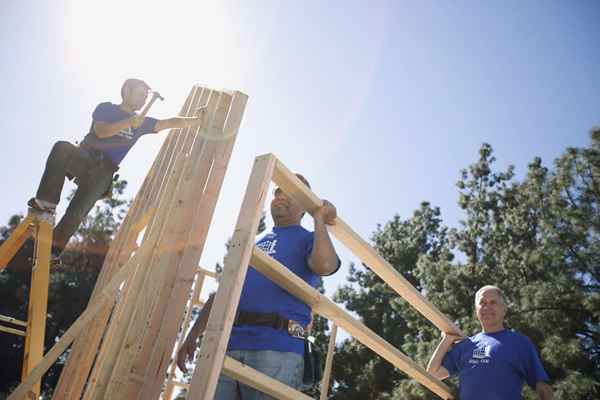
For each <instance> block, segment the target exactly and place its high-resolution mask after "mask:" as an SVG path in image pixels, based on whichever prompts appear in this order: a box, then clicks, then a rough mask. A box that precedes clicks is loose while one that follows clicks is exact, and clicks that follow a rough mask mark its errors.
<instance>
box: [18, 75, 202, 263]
mask: <svg viewBox="0 0 600 400" xmlns="http://www.w3.org/2000/svg"><path fill="white" fill-rule="evenodd" d="M149 91H150V86H148V84H147V83H146V82H144V81H142V80H140V79H127V80H126V81H125V82H124V83H123V86H122V87H121V98H122V101H121V103H120V104H118V105H117V104H113V103H110V102H105V103H101V104H99V105H98V106H97V107H96V109H95V110H94V112H93V114H92V124H91V127H90V131H89V133H88V134H87V135H86V136H85V138H84V139H83V141H82V142H81V144H80V145H79V146H75V145H73V144H71V143H69V142H66V141H59V142H56V143H55V144H54V146H53V148H52V150H51V151H50V155H49V156H48V159H47V161H46V168H45V170H44V174H43V175H42V179H41V181H40V184H39V187H38V190H37V193H36V195H35V197H33V198H31V199H30V200H29V202H28V203H27V204H28V206H29V207H30V208H31V209H33V210H36V211H40V212H47V213H51V214H54V212H55V209H56V206H57V205H58V202H59V200H60V195H61V192H62V188H63V184H64V180H65V177H69V178H74V179H75V182H76V183H77V186H78V187H77V190H76V192H75V195H74V196H73V199H72V200H71V202H70V203H69V206H68V207H67V210H66V212H65V214H64V216H63V217H62V218H61V220H60V221H59V222H58V224H57V225H56V227H55V228H54V235H53V240H52V256H53V258H55V259H57V258H58V257H59V256H60V254H61V253H62V251H63V250H64V248H65V246H66V244H67V242H68V241H69V239H70V238H71V236H72V235H73V234H74V233H75V231H76V230H77V228H78V227H79V225H80V224H81V222H82V221H83V220H84V219H85V217H86V216H87V214H88V213H89V212H90V210H91V209H92V207H93V206H94V204H95V203H96V201H98V200H99V199H101V198H102V197H104V196H106V195H110V194H111V191H112V181H113V176H114V174H115V172H116V171H117V170H118V169H119V164H120V163H121V161H122V160H123V158H124V157H125V156H126V155H127V153H128V152H129V150H130V149H131V148H132V147H133V145H134V144H135V143H136V142H137V140H138V139H139V138H140V137H142V136H143V135H146V134H149V133H156V132H159V131H162V130H165V129H171V128H186V127H190V126H197V125H201V124H202V123H203V121H204V120H205V118H206V117H207V113H206V108H204V107H202V108H199V109H198V111H197V114H196V116H195V117H174V118H168V119H163V120H157V119H155V118H152V117H146V116H145V114H146V112H147V111H148V109H149V108H150V106H151V105H152V103H153V102H154V101H155V100H156V99H157V98H160V99H162V97H161V96H160V95H159V94H158V93H157V92H153V97H152V99H151V100H150V102H149V103H148V105H147V106H146V108H145V109H144V110H143V111H142V113H141V114H136V111H138V110H140V109H141V108H142V106H144V104H145V103H146V100H147V98H148V94H149ZM32 253H33V242H32V241H31V240H30V241H28V242H27V243H26V244H25V245H24V246H23V248H22V251H21V252H20V257H16V259H21V261H23V257H25V258H27V259H30V258H31V256H32ZM15 261H17V260H15Z"/></svg>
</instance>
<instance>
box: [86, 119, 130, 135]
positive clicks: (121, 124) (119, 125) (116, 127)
mask: <svg viewBox="0 0 600 400" xmlns="http://www.w3.org/2000/svg"><path fill="white" fill-rule="evenodd" d="M129 127H131V119H130V118H126V119H123V120H121V121H117V122H112V123H108V122H94V132H95V133H96V136H98V137H99V138H109V137H111V136H115V135H116V134H117V133H119V132H121V131H122V130H123V129H127V128H129Z"/></svg>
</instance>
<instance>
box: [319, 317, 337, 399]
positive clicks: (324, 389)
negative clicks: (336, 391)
mask: <svg viewBox="0 0 600 400" xmlns="http://www.w3.org/2000/svg"><path fill="white" fill-rule="evenodd" d="M336 337H337V325H336V324H335V322H334V323H332V324H331V334H330V336H329V346H327V358H326V359H325V370H324V371H323V379H321V397H320V400H327V393H328V392H329V380H330V378H331V367H332V365H333V353H334V352H335V339H336Z"/></svg>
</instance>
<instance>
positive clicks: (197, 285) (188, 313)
mask: <svg viewBox="0 0 600 400" xmlns="http://www.w3.org/2000/svg"><path fill="white" fill-rule="evenodd" d="M205 278H206V274H204V271H203V270H202V268H199V271H197V272H196V275H194V285H193V286H194V289H193V290H192V294H191V296H189V297H188V302H187V304H186V307H185V316H184V319H183V324H182V326H181V331H180V332H179V335H178V337H177V343H176V346H175V351H174V356H173V360H171V363H170V364H169V368H168V369H167V379H166V382H167V386H166V388H165V391H164V396H163V397H164V398H165V399H170V398H171V397H173V389H174V387H175V384H176V382H177V381H176V377H175V372H176V371H177V363H176V359H177V354H178V352H179V350H180V349H181V346H182V345H183V342H184V340H185V337H186V334H187V332H188V328H189V325H190V321H191V319H192V312H193V310H194V307H195V305H196V299H197V298H198V296H199V295H200V292H201V290H202V286H204V280H205Z"/></svg>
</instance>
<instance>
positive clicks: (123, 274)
mask: <svg viewBox="0 0 600 400" xmlns="http://www.w3.org/2000/svg"><path fill="white" fill-rule="evenodd" d="M150 249H151V246H144V247H142V248H140V250H139V251H138V252H137V253H136V254H135V255H134V256H133V257H132V258H131V259H130V260H129V261H128V262H127V263H126V264H125V265H124V266H123V267H122V268H121V269H120V270H119V271H118V272H117V274H115V276H114V277H113V278H112V280H111V281H110V282H109V283H108V284H107V285H106V286H105V287H104V288H103V289H102V292H100V293H98V296H97V299H96V300H97V301H96V302H95V303H93V304H91V305H89V306H88V307H87V308H86V309H85V311H84V312H83V313H82V314H81V315H80V316H79V318H77V320H75V322H74V323H73V325H71V327H70V328H69V329H67V331H66V332H65V333H64V334H63V336H62V337H61V338H60V340H59V341H58V342H56V343H55V344H54V346H52V348H51V349H50V350H49V351H48V352H47V353H46V355H45V356H44V358H42V360H41V361H40V363H39V364H37V365H36V366H35V368H33V370H32V371H31V372H30V373H29V375H27V378H25V379H24V380H23V382H21V384H19V386H17V388H16V389H15V390H14V391H13V392H12V393H11V394H10V396H8V398H7V400H22V397H23V396H25V395H26V393H28V392H29V390H30V389H31V388H32V387H33V386H34V384H35V382H37V381H39V380H40V379H41V377H42V376H43V375H44V374H45V373H46V371H48V368H50V367H51V366H52V364H54V362H55V361H56V359H57V358H58V357H60V355H61V354H62V353H63V352H64V351H65V350H66V349H67V348H68V347H69V345H70V344H71V343H72V342H73V340H75V338H77V336H78V335H79V334H80V333H81V332H82V331H83V329H85V328H86V327H87V326H88V324H89V323H90V321H92V320H93V319H94V318H95V317H96V315H97V314H98V313H99V312H100V311H101V310H102V308H104V307H105V306H107V305H110V304H112V303H114V299H115V296H116V294H117V291H118V290H119V287H120V286H121V284H122V283H123V281H124V280H125V279H127V276H128V275H129V273H130V272H131V271H132V270H133V269H135V267H136V266H137V263H139V262H140V260H142V259H143V258H144V257H146V256H147V254H148V252H149V250H150Z"/></svg>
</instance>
